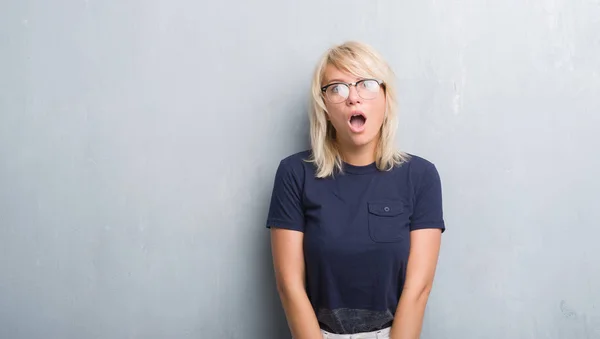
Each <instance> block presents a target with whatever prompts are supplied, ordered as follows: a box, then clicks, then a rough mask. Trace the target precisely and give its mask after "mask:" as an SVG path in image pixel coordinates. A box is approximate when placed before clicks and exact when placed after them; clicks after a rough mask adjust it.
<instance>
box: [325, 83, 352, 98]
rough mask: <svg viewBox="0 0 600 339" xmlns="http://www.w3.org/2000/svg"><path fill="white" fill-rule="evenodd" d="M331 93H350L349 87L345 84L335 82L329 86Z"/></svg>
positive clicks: (342, 94) (343, 94)
mask: <svg viewBox="0 0 600 339" xmlns="http://www.w3.org/2000/svg"><path fill="white" fill-rule="evenodd" d="M328 91H329V94H332V95H339V96H346V95H347V94H348V87H347V86H346V85H344V84H335V85H331V86H329V89H328Z"/></svg>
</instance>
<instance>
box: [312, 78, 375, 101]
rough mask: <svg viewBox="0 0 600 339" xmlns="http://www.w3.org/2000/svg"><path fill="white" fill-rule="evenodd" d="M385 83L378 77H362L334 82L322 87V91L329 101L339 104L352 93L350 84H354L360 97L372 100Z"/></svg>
mask: <svg viewBox="0 0 600 339" xmlns="http://www.w3.org/2000/svg"><path fill="white" fill-rule="evenodd" d="M383 84H384V83H383V81H381V80H376V79H362V80H359V81H357V82H353V83H345V82H334V83H331V84H328V85H326V86H323V87H321V92H323V93H324V95H325V98H326V99H327V100H328V101H329V102H331V103H332V104H339V103H340V102H344V101H346V99H348V96H349V95H350V86H354V87H356V93H358V96H359V97H361V98H363V99H365V100H371V99H375V98H376V97H377V93H379V88H381V86H382V85H383Z"/></svg>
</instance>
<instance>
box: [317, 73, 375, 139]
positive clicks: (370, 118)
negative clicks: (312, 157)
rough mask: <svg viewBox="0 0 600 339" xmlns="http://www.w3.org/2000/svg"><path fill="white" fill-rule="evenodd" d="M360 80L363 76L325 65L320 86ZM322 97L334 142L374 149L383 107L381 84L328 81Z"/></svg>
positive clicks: (329, 82) (333, 82)
mask: <svg viewBox="0 0 600 339" xmlns="http://www.w3.org/2000/svg"><path fill="white" fill-rule="evenodd" d="M360 80H363V79H361V78H357V77H355V76H353V75H351V74H349V73H346V72H342V71H340V70H339V69H337V68H336V67H334V66H332V65H327V68H326V69H325V74H324V77H323V84H322V86H327V85H329V84H335V83H346V84H347V83H354V82H357V81H360ZM348 89H349V90H348ZM346 95H347V97H346ZM324 97H325V106H326V108H327V118H328V120H329V121H330V122H331V124H332V125H333V127H334V128H335V130H336V139H337V141H338V143H340V144H341V146H342V147H344V148H351V149H352V148H363V147H372V148H373V150H375V145H376V144H377V140H378V138H379V131H380V130H381V125H382V123H383V118H384V115H385V107H386V102H385V93H384V90H383V88H382V86H381V85H380V84H379V83H377V82H376V81H370V80H369V81H362V82H360V83H358V84H356V86H349V87H345V86H339V85H331V86H329V88H327V90H326V92H325V93H324Z"/></svg>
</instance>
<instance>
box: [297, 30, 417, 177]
mask: <svg viewBox="0 0 600 339" xmlns="http://www.w3.org/2000/svg"><path fill="white" fill-rule="evenodd" d="M327 65H332V66H334V67H336V68H337V69H339V70H341V71H345V72H348V73H350V74H352V75H354V76H356V77H360V78H376V79H379V80H382V81H383V83H384V85H383V88H384V90H385V99H386V111H385V116H384V119H383V124H382V126H381V130H380V138H379V142H378V144H377V148H376V150H375V159H376V160H375V162H376V165H377V168H378V169H379V170H381V171H385V170H391V169H392V168H393V167H394V166H397V165H400V164H402V163H403V162H405V161H406V160H408V158H409V157H408V155H407V154H406V153H404V152H401V151H399V150H398V149H397V148H396V146H395V141H396V131H397V129H398V114H397V111H396V110H397V100H396V87H395V84H394V77H395V75H394V72H393V71H392V69H391V68H390V66H389V65H388V64H387V62H386V61H385V60H384V59H383V58H382V57H381V55H380V54H379V53H378V52H377V51H375V49H373V48H372V47H371V46H369V45H367V44H364V43H361V42H356V41H348V42H345V43H343V44H341V45H337V46H333V47H332V48H330V49H329V50H327V51H326V52H325V54H324V55H323V56H322V57H321V59H320V60H319V62H318V63H317V67H316V69H315V71H314V74H313V78H312V84H311V105H310V106H311V107H310V111H309V120H310V142H311V148H312V152H311V156H310V158H309V159H308V161H310V162H313V163H315V164H316V166H317V173H316V176H317V177H318V178H325V177H328V176H332V175H333V174H334V172H335V171H336V170H337V171H339V172H340V173H341V172H343V167H342V164H343V159H342V156H341V154H340V153H339V151H338V148H337V147H336V143H335V129H334V128H333V125H331V123H330V122H329V121H328V120H327V116H326V115H327V113H326V107H325V102H324V99H323V93H322V91H321V87H322V86H323V84H322V81H323V76H324V74H325V68H326V67H327Z"/></svg>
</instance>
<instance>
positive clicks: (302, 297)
mask: <svg viewBox="0 0 600 339" xmlns="http://www.w3.org/2000/svg"><path fill="white" fill-rule="evenodd" d="M279 296H280V298H281V303H282V305H283V309H284V311H285V315H286V318H287V321H288V325H289V327H290V331H291V332H292V336H293V337H294V339H321V338H322V335H321V330H320V327H319V323H318V321H317V317H316V315H315V312H314V310H313V308H312V305H311V304H310V301H309V299H308V296H307V295H306V291H304V290H303V289H300V288H296V289H282V290H280V291H279Z"/></svg>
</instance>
